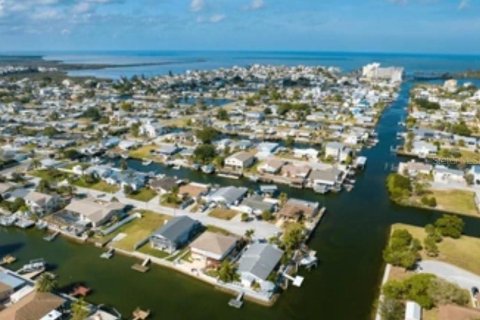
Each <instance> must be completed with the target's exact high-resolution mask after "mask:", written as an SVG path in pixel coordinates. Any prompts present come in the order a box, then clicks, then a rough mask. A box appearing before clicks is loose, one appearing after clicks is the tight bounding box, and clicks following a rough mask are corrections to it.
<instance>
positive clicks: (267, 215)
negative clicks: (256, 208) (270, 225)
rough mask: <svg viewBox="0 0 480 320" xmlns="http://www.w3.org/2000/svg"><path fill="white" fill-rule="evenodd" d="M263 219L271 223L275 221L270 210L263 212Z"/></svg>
mask: <svg viewBox="0 0 480 320" xmlns="http://www.w3.org/2000/svg"><path fill="white" fill-rule="evenodd" d="M262 219H263V220H265V221H270V220H272V219H273V213H272V212H271V211H270V210H265V211H263V212H262Z"/></svg>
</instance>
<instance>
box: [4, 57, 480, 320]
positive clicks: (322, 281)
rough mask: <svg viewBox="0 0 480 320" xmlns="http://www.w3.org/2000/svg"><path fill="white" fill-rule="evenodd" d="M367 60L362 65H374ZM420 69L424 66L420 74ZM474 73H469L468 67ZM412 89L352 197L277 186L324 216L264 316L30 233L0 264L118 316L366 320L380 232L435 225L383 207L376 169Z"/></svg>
mask: <svg viewBox="0 0 480 320" xmlns="http://www.w3.org/2000/svg"><path fill="white" fill-rule="evenodd" d="M374 58H375V57H371V58H370V59H373V60H370V61H376V60H375V59H374ZM332 59H333V58H332ZM338 59H340V58H338ZM362 59H367V58H362ZM396 59H407V60H408V59H413V58H410V57H404V58H401V57H397V58H396ZM442 59H444V58H442ZM445 59H446V58H445ZM460 60H461V61H456V60H454V61H453V62H452V63H451V64H452V66H453V67H455V66H457V67H458V66H460V65H462V64H465V61H464V60H463V59H460ZM422 61H423V60H422V59H420V61H419V60H418V59H417V60H415V61H414V62H411V63H410V64H412V65H417V64H418V65H421V64H422ZM472 61H473V60H472ZM367 62H368V61H367ZM361 63H363V60H361ZM430 63H432V62H431V61H425V64H427V65H428V64H430ZM444 63H447V64H446V65H445V64H442V66H443V68H445V70H448V66H449V64H448V63H449V62H448V61H447V62H444ZM472 63H473V62H472ZM475 66H476V65H473V64H472V68H474V67H475ZM415 70H416V69H410V71H415ZM412 85H413V83H411V82H406V83H404V84H403V86H402V89H401V94H400V98H399V99H398V101H396V102H395V103H393V105H392V106H391V107H390V108H388V109H387V110H386V111H385V113H384V115H383V116H382V118H381V120H380V122H379V124H378V128H377V130H378V134H379V137H380V142H379V143H378V144H377V146H375V147H374V148H372V149H366V150H365V151H364V152H363V154H364V155H365V156H367V157H368V164H367V168H366V170H365V172H363V173H362V174H361V175H360V176H359V177H357V183H356V184H355V188H354V189H353V191H351V192H342V193H340V194H336V195H327V196H322V195H318V194H315V193H313V192H311V191H308V190H298V189H290V188H288V187H285V186H282V187H281V191H285V192H288V193H289V195H290V196H293V197H299V198H304V199H309V200H315V201H320V202H322V204H324V205H325V206H327V209H328V213H327V215H326V216H325V219H324V220H323V221H322V223H321V224H320V225H319V227H318V229H317V231H316V233H315V235H314V237H313V239H312V241H311V243H310V245H311V247H312V248H313V249H314V250H317V255H318V257H319V259H320V264H319V267H318V268H317V269H315V270H313V271H311V272H306V271H302V272H301V273H302V274H303V275H304V276H306V280H305V282H304V284H303V286H302V288H294V287H290V289H289V290H288V291H287V292H285V293H284V294H282V296H281V298H280V300H279V302H278V303H277V304H276V305H275V306H274V307H272V308H264V307H260V306H257V305H255V304H252V303H246V305H245V307H244V308H242V309H241V310H236V309H232V308H230V307H228V306H227V302H228V300H229V299H230V296H228V295H225V294H223V293H220V292H218V291H216V290H214V289H212V288H211V287H210V286H208V285H205V284H203V283H201V282H198V281H195V280H192V279H191V278H189V277H186V276H183V275H180V274H178V273H176V272H174V271H171V270H167V269H163V268H159V267H154V268H153V269H152V270H151V271H150V272H149V273H147V274H139V273H136V272H134V271H131V270H130V267H131V265H132V264H133V263H134V261H133V260H132V259H129V258H125V257H121V256H118V255H117V256H115V258H113V259H112V260H110V261H104V260H102V259H100V258H99V255H100V253H101V251H100V250H98V249H96V248H93V247H90V246H82V245H78V244H74V243H71V242H69V241H67V240H64V239H57V240H56V241H55V242H53V243H47V242H45V241H43V240H42V238H41V234H39V233H38V232H37V231H26V232H25V231H19V230H15V229H9V230H7V229H0V256H2V255H4V254H7V253H11V254H14V255H15V256H17V257H18V258H19V259H20V261H19V262H18V263H17V265H15V266H13V267H15V268H16V267H18V266H20V264H22V263H24V262H25V261H27V260H28V259H32V258H38V257H43V258H45V259H47V260H48V261H49V262H50V263H52V264H53V265H54V266H55V268H56V270H55V272H56V273H58V275H59V276H60V281H61V283H62V285H67V284H70V283H72V282H77V281H84V282H85V283H86V284H87V285H88V286H90V287H92V288H93V290H94V292H93V294H92V295H91V296H90V297H89V300H91V301H92V302H95V303H105V304H109V305H113V306H115V307H116V308H117V309H118V310H119V311H120V312H122V313H123V314H124V315H129V314H130V313H131V311H132V310H133V309H135V308H136V307H137V306H141V307H143V308H148V309H151V310H152V311H153V312H154V313H155V317H154V318H155V319H210V320H211V319H227V318H228V319H345V320H351V319H369V318H371V315H372V310H373V308H372V306H373V305H374V303H375V299H376V297H377V295H378V286H379V283H380V281H381V277H382V272H383V268H384V265H383V262H382V257H381V252H382V250H383V248H384V247H385V244H386V241H387V236H388V232H389V226H390V225H391V224H392V223H396V222H403V223H410V224H414V225H418V226H424V225H425V224H427V223H430V222H432V221H434V220H435V219H436V218H437V217H438V216H439V213H436V212H432V211H426V210H418V209H410V208H402V207H399V206H396V205H394V204H392V203H391V202H390V201H389V200H388V196H387V193H386V190H385V188H384V184H385V178H386V175H387V174H388V171H387V170H386V169H385V167H386V164H387V166H390V165H391V164H394V163H396V162H397V161H398V159H397V157H396V156H395V155H394V154H392V153H391V152H390V147H391V146H395V144H396V143H397V140H396V133H397V132H398V131H399V130H401V129H400V128H399V126H398V124H397V123H398V122H399V121H400V120H402V119H403V118H404V117H405V106H406V104H407V101H408V92H409V89H410V88H411V86H412ZM129 165H130V166H131V167H133V168H136V169H138V170H146V171H152V170H154V171H156V172H164V173H169V174H172V175H176V176H178V177H181V178H189V179H190V180H192V181H198V182H209V183H217V184H220V185H229V184H230V185H231V184H233V185H246V186H247V187H250V186H254V184H252V183H251V182H250V181H247V180H228V179H223V178H218V177H212V176H207V175H204V174H201V173H198V172H192V171H189V170H183V169H181V170H172V169H170V168H164V167H162V166H159V165H156V164H152V165H150V166H148V167H144V166H142V165H141V164H140V162H138V161H134V160H131V161H129ZM464 219H465V221H466V233H467V234H468V235H471V236H476V237H480V221H479V220H476V219H474V218H464Z"/></svg>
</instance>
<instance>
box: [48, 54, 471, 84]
mask: <svg viewBox="0 0 480 320" xmlns="http://www.w3.org/2000/svg"><path fill="white" fill-rule="evenodd" d="M40 54H42V55H43V56H44V58H45V59H48V60H60V61H64V62H65V63H85V64H114V65H120V66H118V67H115V68H106V69H100V70H81V71H72V72H70V75H72V76H96V77H102V78H111V79H117V78H120V77H131V76H133V75H144V76H146V77H152V76H157V75H164V74H167V73H168V72H170V71H171V72H173V73H183V72H185V71H187V70H211V69H215V68H220V67H232V66H235V65H237V66H247V65H252V64H269V65H290V66H292V65H308V66H312V65H318V66H335V67H338V68H340V69H342V70H343V71H347V72H348V71H352V70H356V69H359V68H361V67H362V66H364V65H366V64H368V63H371V62H379V63H381V64H382V65H384V66H401V67H404V68H405V70H406V72H407V74H412V73H416V72H454V71H464V70H480V55H475V56H474V55H441V54H394V53H345V52H273V51H272V52H268V51H261V52H259V51H103V52H48V53H40ZM142 63H150V64H151V63H158V64H159V65H145V66H136V67H127V66H125V67H122V66H121V65H128V64H130V65H131V64H142Z"/></svg>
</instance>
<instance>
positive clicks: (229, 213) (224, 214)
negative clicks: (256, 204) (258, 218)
mask: <svg viewBox="0 0 480 320" xmlns="http://www.w3.org/2000/svg"><path fill="white" fill-rule="evenodd" d="M237 214H238V212H237V211H233V210H230V209H223V208H215V209H213V210H212V212H210V213H209V214H208V215H209V216H210V217H215V218H218V219H223V220H231V219H232V218H233V217H235V216H236V215H237Z"/></svg>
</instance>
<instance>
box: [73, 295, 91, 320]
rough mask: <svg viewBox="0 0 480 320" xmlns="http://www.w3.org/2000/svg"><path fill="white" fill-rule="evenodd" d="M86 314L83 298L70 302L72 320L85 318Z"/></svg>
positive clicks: (86, 309)
mask: <svg viewBox="0 0 480 320" xmlns="http://www.w3.org/2000/svg"><path fill="white" fill-rule="evenodd" d="M88 314H89V312H88V306H87V304H86V303H85V301H83V299H78V300H77V301H75V302H74V303H72V320H85V319H86V318H87V316H88Z"/></svg>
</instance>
